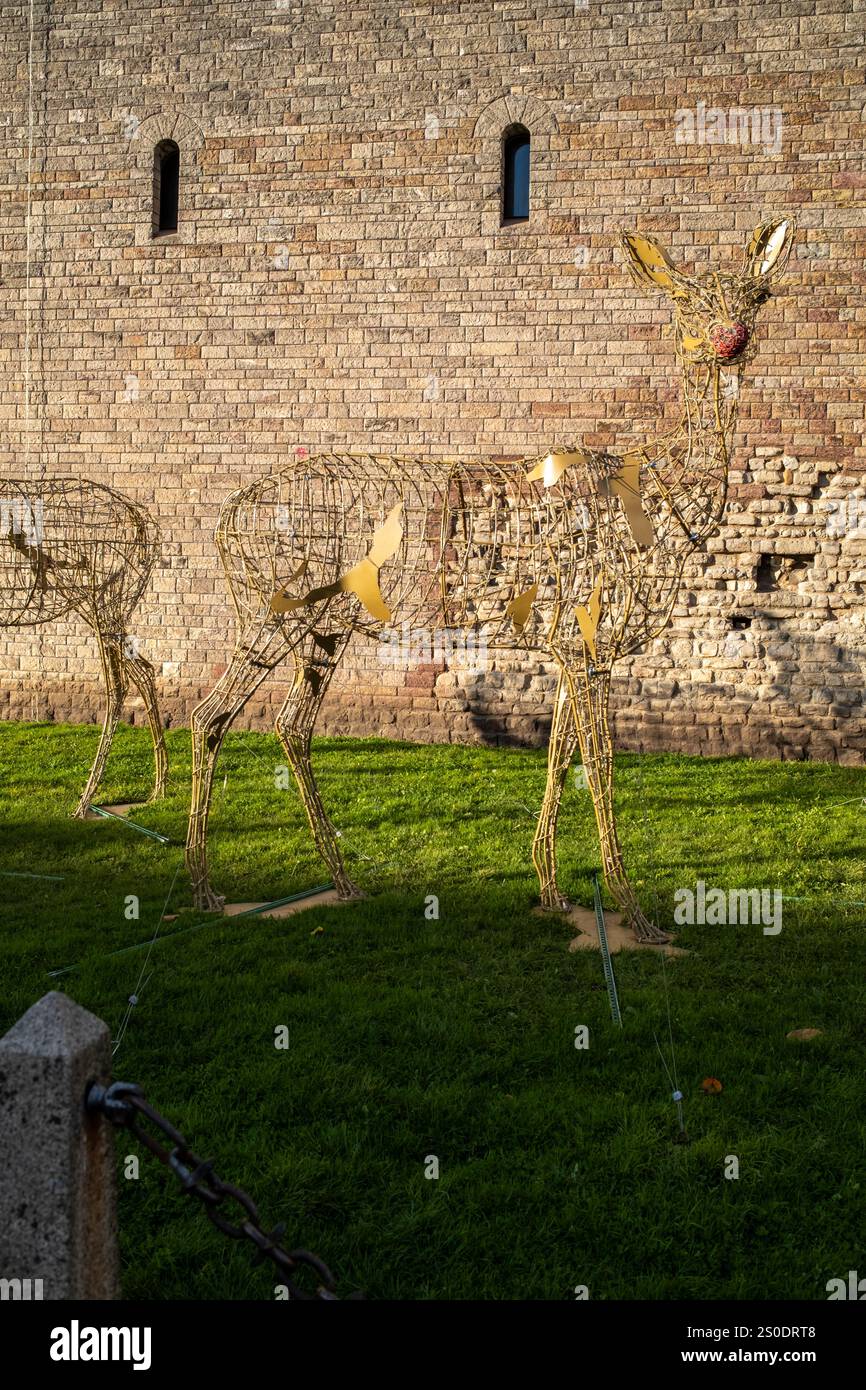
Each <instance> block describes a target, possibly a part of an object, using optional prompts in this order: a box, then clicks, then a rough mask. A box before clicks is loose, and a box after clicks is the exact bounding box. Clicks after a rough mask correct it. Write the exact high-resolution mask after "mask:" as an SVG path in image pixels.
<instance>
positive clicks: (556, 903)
mask: <svg viewBox="0 0 866 1390" xmlns="http://www.w3.org/2000/svg"><path fill="white" fill-rule="evenodd" d="M540 905H541V910H542V912H570V911H571V909H572V908H573V907H574V903H573V902H572V901H571V899H570V898H567V897H566V896H565V894H564V893H559V892H553V893H545V894H543V896H542V899H541V904H540Z"/></svg>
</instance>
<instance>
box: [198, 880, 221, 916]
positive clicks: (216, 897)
mask: <svg viewBox="0 0 866 1390" xmlns="http://www.w3.org/2000/svg"><path fill="white" fill-rule="evenodd" d="M194 905H195V908H196V911H197V912H222V911H223V909H224V908H225V905H226V900H225V894H224V893H215V892H214V891H213V889H212V888H211V887H210V886H209V885H208V884H205V886H204V887H203V888H199V889H197V890H196V893H195V898H194Z"/></svg>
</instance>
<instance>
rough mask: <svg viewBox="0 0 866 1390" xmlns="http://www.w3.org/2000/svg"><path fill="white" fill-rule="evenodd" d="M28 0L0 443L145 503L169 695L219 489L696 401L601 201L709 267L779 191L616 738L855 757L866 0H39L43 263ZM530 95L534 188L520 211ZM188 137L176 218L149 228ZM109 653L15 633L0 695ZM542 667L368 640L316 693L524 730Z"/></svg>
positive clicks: (648, 416)
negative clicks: (693, 551)
mask: <svg viewBox="0 0 866 1390" xmlns="http://www.w3.org/2000/svg"><path fill="white" fill-rule="evenodd" d="M28 18H29V17H28V6H27V5H26V4H21V3H9V2H8V0H0V119H2V121H3V124H4V126H5V130H4V138H3V141H2V152H0V190H2V198H0V247H2V265H0V275H2V298H0V421H2V432H0V454H2V468H3V469H6V471H7V472H8V473H9V474H11V475H12V476H19V477H21V476H29V477H32V478H33V479H34V480H37V479H38V478H39V477H40V476H42V473H43V471H44V472H45V473H47V474H49V475H50V474H57V473H63V474H79V475H81V476H84V477H87V478H91V479H94V480H99V481H106V482H108V483H111V484H113V485H114V486H116V487H118V488H120V489H121V490H122V491H124V492H126V493H128V494H129V495H130V496H131V497H133V498H134V499H135V500H138V501H141V502H144V503H146V504H148V505H149V506H150V507H151V508H152V510H153V512H154V514H155V515H156V517H157V518H158V520H159V522H160V524H161V526H162V528H163V531H164V534H165V537H166V546H165V556H164V562H163V564H162V567H161V568H160V569H159V570H158V572H157V575H156V580H155V584H154V586H153V588H152V591H151V594H150V596H149V599H148V601H147V604H146V606H145V608H144V609H143V610H142V613H141V618H140V623H139V625H138V629H137V631H136V634H135V635H136V637H137V639H138V640H139V641H140V644H141V648H142V650H143V651H144V653H145V654H146V655H148V656H149V657H150V659H151V660H152V661H153V662H154V663H155V664H156V667H157V671H158V673H159V674H160V695H161V699H162V703H163V708H164V710H165V711H166V712H167V713H168V715H169V717H170V719H171V721H172V722H174V723H178V722H186V721H188V718H189V713H190V710H191V708H192V705H193V703H194V701H195V700H196V699H198V698H199V697H200V696H201V694H202V693H203V692H204V691H206V690H207V689H208V688H209V687H210V686H211V684H212V683H213V681H214V679H215V677H216V676H217V675H218V674H219V673H220V672H221V671H222V669H223V668H224V665H225V663H226V659H227V656H228V654H229V652H230V650H231V646H232V641H233V627H232V622H231V614H230V610H229V607H228V605H227V600H226V593H225V589H224V585H223V582H222V576H221V572H220V569H219V565H218V561H217V556H216V550H215V546H214V539H213V535H214V526H215V522H216V517H217V513H218V509H219V506H220V503H221V501H222V500H223V498H224V497H225V496H226V494H227V493H228V492H229V491H231V490H232V489H234V488H235V487H237V486H239V485H240V484H242V483H244V482H246V481H248V480H251V479H252V478H254V477H255V476H257V475H258V474H260V473H261V472H264V471H266V470H271V469H274V468H276V467H278V466H279V465H282V464H286V463H287V462H290V461H291V460H292V459H293V458H298V457H303V456H304V453H303V451H304V450H308V451H315V450H316V449H317V448H319V447H323V446H333V447H340V448H351V449H377V450H382V451H386V450H387V451H394V452H397V451H402V450H413V451H422V452H424V453H428V454H430V455H433V456H439V457H442V456H448V455H454V454H459V455H462V456H473V455H478V454H482V455H487V456H492V457H499V458H501V457H506V456H508V457H514V456H517V457H521V456H524V455H526V456H529V455H535V454H538V453H540V452H542V451H546V450H547V449H548V448H550V447H551V446H553V445H555V444H559V445H568V444H570V442H571V441H573V440H576V439H580V438H582V439H583V440H585V441H586V442H588V443H589V444H590V445H593V446H597V447H610V446H620V447H621V446H623V445H628V444H630V443H632V442H639V441H640V440H641V439H642V438H643V437H644V436H645V435H647V434H651V433H653V432H654V431H655V430H656V429H657V428H658V427H659V426H660V425H661V424H663V423H664V422H665V421H667V422H668V423H670V424H671V425H673V424H674V423H675V421H676V419H677V411H678V406H677V398H678V382H677V378H676V374H675V365H674V355H673V347H672V340H671V336H670V333H669V330H668V327H667V325H668V323H669V318H670V315H669V310H668V307H667V306H666V305H665V304H664V303H662V301H661V299H660V298H659V299H653V298H652V297H651V296H650V295H646V294H643V293H641V292H640V291H638V290H636V289H635V288H634V287H633V286H632V285H631V283H630V282H629V281H628V280H627V278H626V275H625V273H624V270H623V267H622V266H621V264H620V263H619V261H618V259H617V257H616V254H615V252H614V249H613V248H614V244H615V237H616V232H617V230H618V228H620V227H621V226H624V227H641V228H643V229H644V230H647V231H651V232H653V233H654V234H657V235H658V237H659V239H660V240H661V241H662V242H663V243H665V244H666V245H667V246H668V247H669V248H670V251H671V253H672V255H673V256H674V257H675V258H676V259H678V260H679V261H681V262H682V263H683V264H685V265H687V266H688V265H692V264H694V265H695V266H698V267H701V268H703V267H706V266H707V265H709V264H710V263H713V264H720V263H722V262H724V261H726V260H732V259H733V260H736V261H737V262H738V261H739V258H740V256H741V254H742V247H743V244H744V242H745V239H746V237H747V234H748V232H749V230H750V229H751V228H752V227H753V226H754V225H755V223H756V222H758V221H759V220H761V218H763V217H764V216H767V215H769V214H771V213H773V212H776V211H790V212H793V213H794V214H795V216H796V217H797V221H798V226H799V245H798V249H797V251H796V253H795V256H794V257H793V258H792V261H791V263H790V266H789V271H788V274H787V276H786V279H785V286H784V288H785V294H784V296H783V297H780V298H777V299H775V300H773V301H772V303H771V304H770V305H769V306H768V307H767V309H765V310H764V311H763V313H762V317H761V327H760V333H761V342H760V348H759V352H758V356H757V358H756V360H755V362H754V364H753V365H752V367H751V369H750V372H749V374H748V376H747V378H746V381H745V384H744V388H743V391H742V393H741V403H740V426H739V431H738V437H737V441H736V448H735V455H734V460H733V471H732V475H731V484H732V485H731V497H730V506H729V509H728V512H727V515H726V520H725V524H724V527H723V529H722V531H721V533H720V535H719V536H718V538H717V539H716V540H714V541H713V542H712V543H711V544H710V545H709V546H708V548H707V551H706V553H704V554H702V555H701V556H699V557H698V558H697V559H696V560H695V562H694V563H693V565H692V567H691V569H690V571H689V574H688V579H687V585H686V586H685V587H684V589H683V592H682V595H681V602H680V603H679V604H678V606H677V609H676V612H675V616H674V620H673V624H672V626H671V627H670V628H669V630H668V631H667V632H666V633H665V634H664V636H663V637H662V638H661V639H659V640H658V641H657V642H656V643H655V644H654V645H653V647H652V648H651V649H650V650H647V651H646V652H644V653H643V654H641V655H640V656H639V657H638V658H635V659H634V660H633V661H632V662H631V664H630V665H627V666H625V667H624V668H623V670H622V675H621V679H620V680H619V683H618V686H617V689H616V696H615V699H616V729H617V733H618V736H619V742H620V746H622V747H627V748H632V749H658V748H664V749H685V750H691V751H702V752H706V753H723V752H725V753H740V752H747V753H751V754H755V755H761V756H764V755H767V756H774V757H775V756H782V757H804V756H805V757H814V758H827V759H839V760H840V761H842V762H846V763H849V762H850V763H859V762H861V761H862V759H863V752H864V747H866V732H864V729H863V725H862V719H861V712H862V690H863V649H864V616H866V607H864V581H866V495H864V441H863V401H864V394H866V391H864V382H866V374H864V353H866V344H864V329H863V324H864V302H863V282H864V262H866V257H864V251H866V245H864V243H866V231H864V223H866V219H864V210H863V209H864V188H866V176H864V165H863V157H862V137H863V112H864V109H866V85H864V34H863V15H862V11H860V9H859V5H858V4H857V2H856V0H785V3H784V4H783V3H778V2H777V0H751V3H744V4H736V5H734V4H730V5H726V4H724V3H710V0H707V3H703V4H702V3H698V4H692V3H685V0H636V2H635V3H629V0H615V3H609V0H602V3H597V0H588V3H586V2H585V0H423V2H419V0H399V3H387V2H384V0H356V2H355V3H353V4H351V5H347V4H345V3H343V0H315V3H295V0H244V3H239V2H238V0H166V3H157V0H35V5H34V31H33V42H32V64H31V69H32V74H33V94H34V96H33V106H32V128H33V152H32V159H31V161H30V163H31V172H32V179H31V208H30V237H29V240H30V253H31V254H30V272H29V275H28V267H27V255H26V250H27V241H28V237H27V168H28V143H29V142H28V130H29V127H30V108H29V106H28V90H29V86H28V49H29V48H31V44H30V33H29V26H28ZM743 113H744V114H743ZM516 123H517V124H522V125H524V126H525V127H526V128H527V129H528V131H529V132H530V136H531V142H532V143H531V151H532V185H531V196H532V205H531V215H530V218H529V221H528V222H519V223H513V224H511V225H502V217H501V206H502V195H501V182H502V177H501V173H502V168H501V166H502V141H503V134H504V132H505V131H507V130H508V129H509V127H511V126H513V125H514V124H516ZM167 139H171V140H174V141H175V142H176V143H177V145H178V146H179V149H180V210H179V223H178V231H177V232H176V233H174V234H168V235H163V236H157V237H155V236H154V235H153V199H154V172H153V171H154V148H155V146H156V145H158V144H159V143H160V142H161V141H163V140H167ZM28 321H29V324H30V330H29V335H28ZM28 336H29V341H30V346H31V351H30V354H29V358H30V365H29V368H28V366H27V356H28V355H27V353H26V351H25V345H26V342H27V339H28ZM28 375H29V379H30V395H31V406H30V409H29V411H28V410H27V408H26V407H25V396H26V378H27V377H28ZM98 669H99V668H98V661H97V655H96V651H95V648H94V645H93V643H92V641H91V639H90V638H89V636H88V634H87V633H86V631H85V630H84V629H83V627H77V626H75V625H73V624H72V623H66V624H64V625H61V626H56V627H53V628H45V629H43V630H37V629H24V630H21V631H18V632H15V633H12V634H9V633H6V634H3V635H2V639H0V717H2V718H29V717H32V715H33V714H34V713H38V714H39V715H40V717H42V718H44V717H46V715H47V716H49V717H54V718H58V719H60V718H64V719H65V718H72V719H93V718H96V717H99V716H100V715H101V702H100V695H99V680H98ZM287 682H288V672H287V673H286V676H285V679H282V680H280V679H274V680H272V681H271V682H270V683H269V684H267V685H265V686H264V687H263V688H262V691H261V693H260V696H259V697H257V699H256V701H254V702H253V704H252V705H251V706H250V707H249V709H248V711H247V717H248V719H249V720H250V722H252V723H254V724H257V725H259V724H262V723H263V722H264V721H266V720H268V719H269V718H270V717H271V715H272V714H273V712H274V711H275V710H276V708H278V706H279V704H280V703H281V702H282V699H283V697H284V695H285V690H286V685H287ZM551 691H552V677H551V675H550V674H549V673H547V672H545V671H544V670H543V669H539V668H536V669H528V668H526V667H525V666H521V665H520V664H518V663H516V662H515V661H513V660H511V659H507V660H502V661H497V662H496V664H495V665H494V667H493V669H492V670H486V671H484V672H482V673H481V674H478V675H475V676H473V675H471V674H468V673H466V672H462V671H459V670H458V671H454V670H446V669H443V663H442V662H439V661H433V660H429V661H426V662H421V663H420V664H418V663H416V664H413V666H412V667H411V668H410V669H395V668H394V667H393V665H390V664H388V663H384V662H383V661H382V659H381V651H380V649H379V648H377V646H376V645H375V644H374V643H372V642H371V643H369V644H368V645H367V646H363V645H362V644H358V645H356V647H355V649H354V658H353V660H352V661H351V662H350V663H349V665H348V666H347V668H346V669H345V670H344V672H343V674H342V676H341V678H340V679H339V681H338V682H335V684H334V686H333V688H332V692H331V694H330V695H329V703H328V705H327V707H326V713H325V718H324V720H323V727H324V729H326V730H329V731H332V732H341V733H348V734H362V733H364V734H366V733H378V732H380V731H384V732H387V733H389V734H393V735H395V736H401V737H405V738H410V739H446V740H447V739H453V740H476V739H478V740H485V741H503V740H524V741H528V742H535V741H540V740H541V739H543V737H544V734H545V728H546V719H547V709H548V704H549V697H550V694H551ZM128 715H129V717H131V718H136V719H139V718H140V717H141V711H140V710H138V709H136V707H135V704H134V702H133V703H131V704H130V706H129V709H128Z"/></svg>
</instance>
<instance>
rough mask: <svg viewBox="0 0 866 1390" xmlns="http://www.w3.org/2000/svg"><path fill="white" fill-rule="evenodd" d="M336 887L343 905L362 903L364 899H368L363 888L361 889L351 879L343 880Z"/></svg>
mask: <svg viewBox="0 0 866 1390" xmlns="http://www.w3.org/2000/svg"><path fill="white" fill-rule="evenodd" d="M334 886H335V887H336V889H337V897H338V898H339V899H340V902H341V903H355V902H360V901H361V899H362V898H366V896H367V894H366V893H365V892H364V890H363V888H359V887H358V885H357V884H356V883H353V882H352V880H351V879H350V878H346V879H342V880H341V881H340V882H339V883H336V884H335V885H334Z"/></svg>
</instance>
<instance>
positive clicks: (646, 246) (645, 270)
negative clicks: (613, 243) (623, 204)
mask: <svg viewBox="0 0 866 1390" xmlns="http://www.w3.org/2000/svg"><path fill="white" fill-rule="evenodd" d="M619 240H620V245H621V247H622V249H623V254H624V255H625V263H626V265H627V266H628V268H629V270H630V271H631V277H632V279H633V280H634V282H635V284H636V285H654V286H655V288H656V289H660V290H667V291H668V292H669V293H671V294H675V293H676V292H677V291H681V290H682V286H683V283H684V278H685V277H684V276H682V275H681V274H680V272H679V271H678V270H677V268H676V266H674V265H672V264H671V262H670V261H669V260H668V258H667V256H666V255H665V253H664V251H663V250H662V249H661V247H660V246H657V245H656V243H655V242H654V241H650V239H649V237H645V236H643V235H642V234H641V233H640V232H622V233H621V234H620V239H619Z"/></svg>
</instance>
